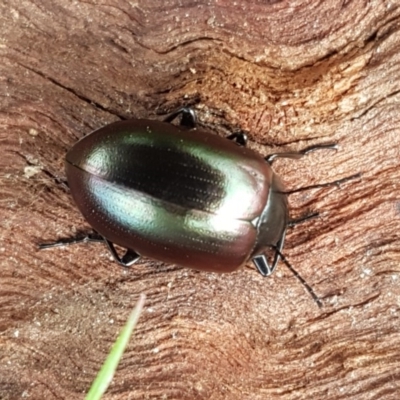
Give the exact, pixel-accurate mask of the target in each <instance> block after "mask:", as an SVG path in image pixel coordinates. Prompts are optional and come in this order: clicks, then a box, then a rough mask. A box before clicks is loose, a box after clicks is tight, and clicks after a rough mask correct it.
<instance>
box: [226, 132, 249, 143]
mask: <svg viewBox="0 0 400 400" xmlns="http://www.w3.org/2000/svg"><path fill="white" fill-rule="evenodd" d="M226 138H227V139H229V140H234V141H235V142H236V143H237V144H238V145H240V146H243V147H246V145H247V135H246V134H245V133H244V132H236V133H232V135H229V136H227V137H226Z"/></svg>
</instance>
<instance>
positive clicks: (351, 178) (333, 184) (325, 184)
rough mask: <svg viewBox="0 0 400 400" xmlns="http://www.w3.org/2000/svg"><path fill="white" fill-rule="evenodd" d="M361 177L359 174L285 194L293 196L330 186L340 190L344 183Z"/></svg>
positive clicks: (289, 191)
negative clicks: (293, 194)
mask: <svg viewBox="0 0 400 400" xmlns="http://www.w3.org/2000/svg"><path fill="white" fill-rule="evenodd" d="M361 176H362V175H361V173H360V172H359V173H357V174H354V175H350V176H346V178H342V179H338V180H336V181H332V182H327V183H318V184H316V185H310V186H303V187H301V188H297V189H293V190H288V191H285V194H287V195H289V194H292V193H297V192H303V191H305V190H311V189H320V188H324V187H329V186H337V187H338V188H340V185H341V184H342V183H345V182H348V181H352V180H353V179H358V178H361Z"/></svg>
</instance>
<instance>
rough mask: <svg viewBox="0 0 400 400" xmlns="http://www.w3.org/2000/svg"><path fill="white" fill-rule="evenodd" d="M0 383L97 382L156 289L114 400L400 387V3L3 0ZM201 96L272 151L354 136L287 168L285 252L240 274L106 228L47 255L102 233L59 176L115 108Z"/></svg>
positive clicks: (9, 387) (208, 120) (20, 388)
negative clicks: (158, 251)
mask: <svg viewBox="0 0 400 400" xmlns="http://www.w3.org/2000/svg"><path fill="white" fill-rule="evenodd" d="M0 43H1V45H0V59H1V62H0V82H1V84H0V184H1V191H0V227H1V228H0V229H1V231H0V265H1V272H0V331H1V336H0V360H1V361H0V377H1V378H0V398H1V399H16V398H23V397H27V398H30V399H75V398H76V399H78V398H82V393H84V392H85V390H87V388H88V386H89V384H90V382H91V380H92V378H93V376H94V374H95V372H96V371H97V370H98V368H99V366H100V364H101V362H102V360H103V359H104V357H105V355H106V353H107V351H108V348H109V346H110V345H111V343H112V342H113V340H114V339H115V336H116V333H117V331H118V329H119V328H120V327H121V326H122V324H123V321H124V320H125V319H126V317H127V315H128V314H129V312H130V310H131V308H132V307H133V305H134V303H135V302H136V300H137V298H138V294H139V293H146V294H147V299H148V300H147V304H146V311H145V312H144V314H143V316H142V318H141V320H140V324H139V327H138V330H137V334H136V336H135V338H134V340H133V341H132V342H131V344H130V346H129V348H128V351H127V353H126V354H125V357H124V359H123V362H122V365H121V367H120V369H119V371H118V373H117V375H116V377H115V379H114V382H113V385H112V387H111V389H110V391H109V394H108V395H107V396H106V397H105V398H107V399H127V398H130V399H210V398H213V399H214V400H216V399H234V400H235V399H240V400H244V399H249V400H250V399H251V400H253V399H254V400H257V399H260V400H265V399H289V400H295V399H306V398H311V399H324V400H326V399H362V400H366V399H398V398H399V396H400V333H399V331H400V320H399V313H400V286H399V279H400V265H399V261H400V234H399V231H400V187H399V178H400V157H399V153H400V150H399V149H400V112H399V111H400V107H399V105H400V9H399V2H398V1H395V0H393V1H383V0H382V1H379V0H371V1H361V0H357V1H326V2H316V1H313V0H309V1H303V0H295V1H290V2H286V1H284V2H274V1H271V2H261V1H257V2H254V1H250V0H248V1H244V0H239V1H235V2H232V1H222V0H220V1H217V0H211V1H207V2H206V1H195V2H184V1H177V0H166V1H158V2H155V1H154V2H150V1H148V2H146V1H137V2H129V1H123V0H116V1H112V2H100V1H99V2H97V1H95V2H92V3H91V2H79V1H77V2H69V1H65V0H55V1H54V0H52V1H50V0H41V1H39V0H33V1H28V0H21V1H18V2H15V1H10V0H3V1H2V2H1V4H0ZM181 104H188V105H194V107H195V108H196V110H197V111H198V113H199V117H200V121H201V123H202V124H204V125H205V126H209V127H211V128H212V129H214V130H216V131H217V132H218V133H219V134H224V130H223V129H222V127H223V128H224V129H225V130H226V129H229V130H235V129H239V128H241V129H244V130H246V131H248V132H249V138H250V144H251V146H252V147H253V148H255V149H257V150H258V151H260V152H262V153H263V154H268V153H270V152H274V151H286V150H288V149H300V148H303V147H305V146H307V145H310V144H315V143H326V142H332V141H335V142H338V143H339V144H340V150H339V151H338V152H337V153H335V152H329V151H324V152H320V153H318V154H313V155H310V156H309V157H307V158H305V159H303V160H301V161H298V162H297V161H291V160H287V161H286V160H283V161H281V160H280V161H279V162H277V163H276V170H277V171H278V172H279V174H281V175H282V176H283V177H284V180H285V182H286V183H287V186H288V188H297V187H302V186H309V185H312V184H315V183H318V182H329V181H332V180H335V179H339V178H343V177H346V176H349V175H352V174H354V173H356V172H361V173H362V179H361V180H355V181H352V182H349V183H347V184H345V185H343V186H342V187H341V188H327V189H320V190H311V191H308V192H303V193H301V194H296V195H293V196H292V197H291V212H292V215H293V216H299V215H302V214H304V213H305V212H308V211H319V212H320V213H321V218H320V219H316V220H312V221H309V222H307V223H305V224H304V225H302V226H299V227H297V228H296V229H293V230H292V231H291V232H290V234H289V235H288V238H287V246H286V248H285V254H286V256H287V258H288V259H289V260H290V261H291V263H292V264H293V265H294V266H295V267H296V268H297V269H298V270H299V272H300V273H301V274H302V275H303V276H304V277H305V278H306V279H307V281H308V282H309V283H310V284H311V285H312V287H313V288H314V290H315V291H316V292H317V294H318V295H319V296H320V297H321V298H322V299H323V301H324V308H323V309H322V310H320V309H318V308H317V307H316V305H315V303H313V302H312V300H311V299H310V297H309V296H308V295H307V293H306V292H305V291H304V288H302V286H301V285H299V283H298V282H297V281H296V279H295V278H294V277H293V276H292V275H291V274H290V272H288V271H287V269H286V268H285V267H284V266H283V265H281V266H280V268H279V271H278V272H277V273H276V274H275V275H274V276H273V277H271V278H269V279H263V278H262V277H261V276H259V275H258V274H257V273H256V272H255V271H254V270H253V269H252V268H251V265H250V264H249V268H246V269H243V270H241V271H239V272H237V273H234V274H231V275H215V274H209V273H199V272H196V271H192V270H187V269H182V268H179V267H176V266H171V265H163V264H160V263H154V262H151V261H148V260H143V262H141V263H140V264H139V265H137V266H135V267H134V268H133V269H132V270H130V271H124V270H122V269H121V268H120V267H118V266H117V265H116V264H115V263H113V262H111V261H110V257H109V255H108V253H107V251H106V249H105V248H103V247H102V246H101V245H97V246H96V245H86V246H85V245H82V246H75V247H70V248H66V249H54V250H51V251H50V250H49V251H37V243H39V242H40V241H41V240H43V239H45V240H51V239H54V238H61V237H68V236H71V235H74V234H75V233H76V232H77V230H89V227H88V226H87V225H86V224H85V222H84V220H83V218H82V217H81V215H80V214H79V212H78V210H77V209H76V207H75V206H74V204H73V202H72V199H71V196H70V195H69V193H68V192H67V191H66V190H65V189H64V188H63V187H62V185H60V184H59V183H57V181H56V180H55V179H54V177H60V178H62V177H63V176H64V171H63V157H64V155H65V152H66V150H67V149H68V148H69V147H70V146H71V145H72V144H73V143H74V142H75V141H76V140H77V139H78V138H80V137H82V136H83V135H85V134H87V133H89V132H90V131H92V130H93V129H96V128H99V127H101V126H103V125H105V124H107V123H109V122H112V121H115V120H118V119H121V118H129V117H132V116H135V117H148V118H157V117H158V116H157V115H161V114H164V113H166V112H168V111H170V110H173V109H174V108H176V107H178V106H179V105H181Z"/></svg>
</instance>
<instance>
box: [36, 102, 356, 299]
mask: <svg viewBox="0 0 400 400" xmlns="http://www.w3.org/2000/svg"><path fill="white" fill-rule="evenodd" d="M178 117H180V125H173V124H172V123H171V122H173V121H174V120H175V119H177V118H178ZM227 139H229V140H227ZM246 140H247V138H246V136H245V135H244V134H243V133H235V134H232V135H230V136H228V137H227V138H223V137H220V136H218V135H216V134H213V133H211V132H208V131H206V130H203V129H199V128H198V127H196V116H195V113H194V111H193V110H192V109H190V108H182V109H180V110H178V111H177V112H175V113H173V114H171V115H170V116H168V117H167V118H166V119H165V120H164V121H163V122H160V121H153V120H146V119H131V120H127V121H119V122H114V123H112V124H110V125H107V126H105V127H103V128H101V129H99V130H97V131H95V132H93V133H91V134H89V135H87V136H85V137H84V138H82V139H81V140H80V141H79V142H78V143H76V144H75V145H74V146H73V147H72V149H71V150H70V151H69V152H68V153H67V156H66V174H67V180H68V186H69V187H70V190H71V193H72V196H73V198H74V200H75V202H76V204H77V206H78V208H79V210H80V211H81V213H82V214H83V216H84V217H85V218H86V220H87V221H88V222H89V224H90V225H91V226H92V227H93V228H94V230H95V231H96V232H97V233H98V235H89V236H86V237H84V238H80V239H74V240H70V241H68V242H66V241H58V242H55V243H49V244H43V245H41V246H40V247H41V248H47V247H53V246H57V245H63V244H71V243H77V242H81V241H104V242H105V243H106V244H107V246H108V248H109V249H110V251H111V253H112V255H113V257H114V258H115V260H116V261H117V262H118V263H120V264H121V265H123V266H125V267H128V266H131V265H132V264H133V263H135V262H136V261H137V260H138V259H139V258H140V257H142V256H143V257H149V258H153V259H156V260H160V261H163V262H166V263H171V264H178V265H181V266H187V267H190V268H194V269H197V270H203V271H212V272H231V271H235V270H236V269H238V268H239V267H241V266H242V265H243V264H245V263H246V262H247V261H248V260H252V261H253V263H254V265H255V266H256V268H257V270H258V271H259V272H260V274H261V275H263V276H269V275H270V274H271V273H272V272H273V271H274V270H275V268H276V266H277V264H278V262H279V260H280V259H282V260H283V261H284V262H285V263H286V265H288V267H289V268H291V269H292V271H293V272H294V274H295V275H296V276H297V278H298V279H300V280H301V282H302V283H303V284H304V285H305V287H306V289H307V290H308V291H309V292H310V294H311V295H312V296H313V298H314V300H315V301H316V302H317V303H318V304H319V305H321V302H320V300H319V299H318V298H317V296H316V295H315V294H314V292H313V291H312V289H311V288H310V287H309V286H308V285H307V283H306V282H305V281H304V280H303V278H301V276H300V275H298V273H297V272H296V271H294V270H293V268H292V267H291V266H290V264H289V263H288V262H287V260H286V259H285V257H284V256H283V255H282V253H281V251H282V248H283V245H284V241H285V234H286V230H287V227H288V226H290V225H294V224H295V223H297V222H299V220H298V221H291V220H290V219H289V213H288V203H287V193H285V191H284V188H283V184H282V182H281V180H280V178H279V177H278V176H277V175H276V174H275V173H274V172H273V170H272V168H271V164H272V162H273V160H275V159H277V158H279V157H284V158H296V159H297V158H300V157H302V156H303V155H305V154H307V153H309V152H311V151H314V150H319V149H332V148H336V145H335V144H328V145H321V146H313V147H309V148H307V149H305V150H303V151H301V152H297V153H278V154H271V155H269V156H268V157H265V158H264V157H262V156H260V155H259V154H258V153H256V152H255V151H253V150H250V149H248V148H246V147H245V145H246ZM350 178H352V177H350ZM348 179H349V178H345V179H343V180H341V181H336V182H333V183H334V184H338V183H341V182H343V181H345V180H348ZM333 183H329V184H323V185H318V187H322V186H327V185H330V184H333ZM314 187H315V186H314ZM314 216H315V215H314ZM308 218H309V217H306V218H303V220H304V219H308ZM114 244H116V245H119V246H122V247H123V248H125V249H127V250H126V253H125V254H124V255H123V256H119V255H118V253H117V251H116V249H115V247H114ZM271 249H273V252H274V256H273V258H272V260H271V261H270V262H269V261H268V259H267V255H266V252H267V251H268V250H271Z"/></svg>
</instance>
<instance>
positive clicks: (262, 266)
mask: <svg viewBox="0 0 400 400" xmlns="http://www.w3.org/2000/svg"><path fill="white" fill-rule="evenodd" d="M252 261H253V264H254V265H255V267H256V268H257V271H258V272H259V273H260V274H261V275H262V276H270V275H271V274H272V272H273V269H272V267H270V265H269V264H268V260H267V257H266V256H265V254H261V255H259V256H255V257H253V259H252Z"/></svg>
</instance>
